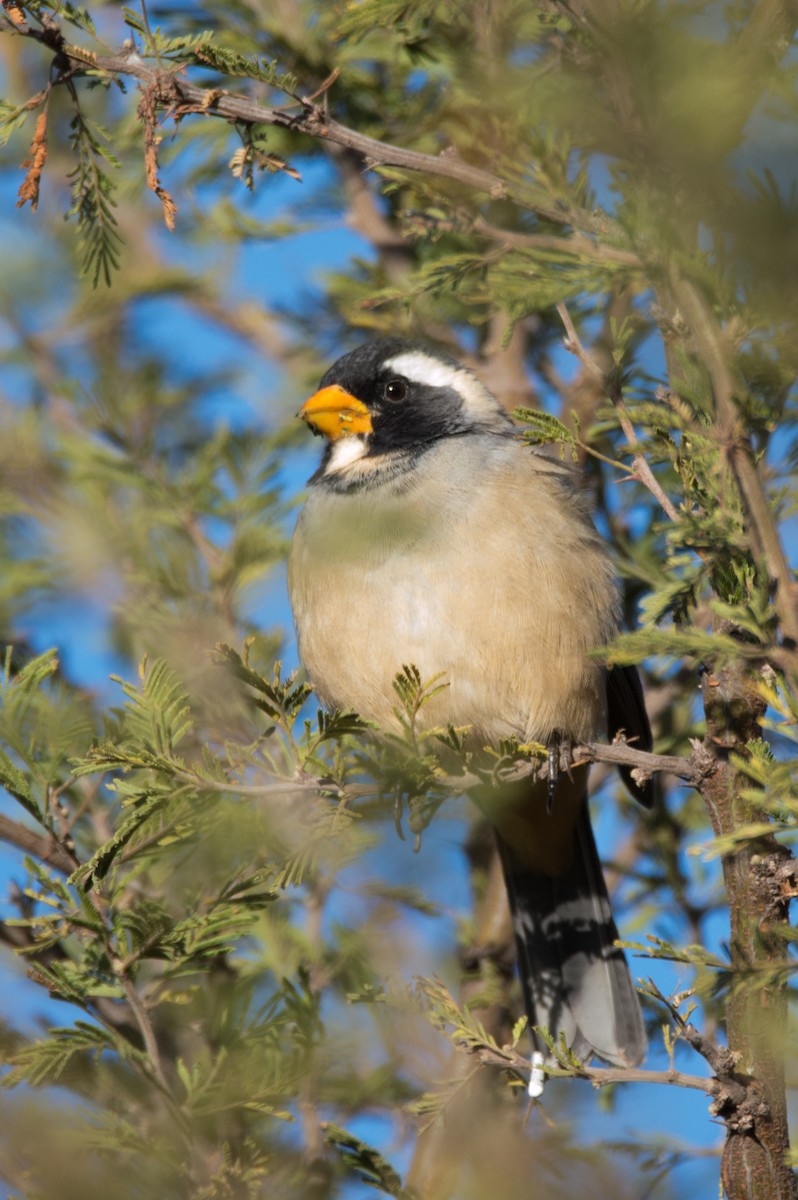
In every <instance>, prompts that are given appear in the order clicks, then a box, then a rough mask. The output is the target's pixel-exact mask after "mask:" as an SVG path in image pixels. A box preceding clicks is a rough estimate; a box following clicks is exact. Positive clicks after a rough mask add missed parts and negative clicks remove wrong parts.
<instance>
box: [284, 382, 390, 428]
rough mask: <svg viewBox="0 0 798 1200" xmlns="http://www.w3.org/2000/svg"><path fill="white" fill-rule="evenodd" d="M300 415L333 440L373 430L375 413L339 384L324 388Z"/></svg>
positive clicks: (304, 407)
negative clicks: (372, 423)
mask: <svg viewBox="0 0 798 1200" xmlns="http://www.w3.org/2000/svg"><path fill="white" fill-rule="evenodd" d="M297 416H299V417H301V418H302V420H303V421H307V423H308V425H309V426H310V428H311V429H312V430H313V432H314V433H323V434H324V436H325V437H326V438H329V440H330V441H331V442H336V441H337V440H338V438H342V437H349V436H351V435H353V434H356V433H371V432H372V425H371V414H370V413H369V410H368V409H367V408H366V406H365V404H364V403H363V402H362V400H358V399H356V397H354V396H350V394H349V392H347V391H344V389H343V388H342V387H339V386H338V384H337V383H334V384H332V386H331V387H326V388H322V389H321V391H320V392H316V394H315V395H314V396H311V397H310V399H309V400H306V401H305V403H304V404H303V405H302V407H301V408H300V410H299V412H298V413H297Z"/></svg>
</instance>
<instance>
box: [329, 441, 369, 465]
mask: <svg viewBox="0 0 798 1200" xmlns="http://www.w3.org/2000/svg"><path fill="white" fill-rule="evenodd" d="M367 452H368V446H367V445H366V439H365V438H362V437H360V436H359V435H358V434H352V435H351V436H350V437H341V438H338V440H337V441H335V442H333V443H332V452H331V454H330V457H329V459H328V460H327V466H326V467H325V470H324V474H325V475H331V474H332V473H333V472H334V471H344V470H346V468H347V467H351V465H352V463H356V462H358V461H359V459H361V458H364V457H365V455H366V454H367Z"/></svg>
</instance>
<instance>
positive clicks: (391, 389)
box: [383, 379, 407, 401]
mask: <svg viewBox="0 0 798 1200" xmlns="http://www.w3.org/2000/svg"><path fill="white" fill-rule="evenodd" d="M383 395H384V396H385V399H386V400H394V401H396V400H404V398H405V396H406V395H407V380H406V379H389V380H388V382H387V383H386V385H385V388H384V389H383Z"/></svg>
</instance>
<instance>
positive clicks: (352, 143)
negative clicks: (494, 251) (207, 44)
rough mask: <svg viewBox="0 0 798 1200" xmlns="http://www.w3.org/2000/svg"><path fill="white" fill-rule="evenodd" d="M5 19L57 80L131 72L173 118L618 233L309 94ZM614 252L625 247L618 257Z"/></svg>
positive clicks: (590, 215) (632, 259)
mask: <svg viewBox="0 0 798 1200" xmlns="http://www.w3.org/2000/svg"><path fill="white" fill-rule="evenodd" d="M7 26H8V29H9V32H12V33H15V34H17V36H20V37H26V38H31V39H33V40H34V41H38V42H40V43H41V44H42V45H45V46H47V47H48V48H49V49H50V50H52V51H53V53H54V54H55V55H56V59H57V64H58V66H59V69H60V72H59V76H58V77H57V78H56V80H55V82H58V79H59V78H60V79H65V78H67V77H68V78H72V79H74V77H75V75H80V74H82V73H92V74H104V75H108V76H111V77H117V76H127V77H131V78H134V79H137V80H139V82H140V83H141V84H142V86H143V87H144V88H145V89H147V90H150V91H151V93H152V97H153V100H154V102H155V104H156V106H157V107H160V108H161V109H164V110H165V111H166V113H167V115H169V116H171V117H173V118H174V119H175V120H179V119H180V118H181V117H184V116H188V115H190V114H196V115H199V116H205V117H209V116H210V117H212V116H217V117H222V118H224V119H225V120H227V121H229V122H230V123H231V124H244V125H274V126H277V127H278V128H281V129H287V130H290V131H292V132H294V133H304V134H307V135H308V136H310V137H312V138H316V139H318V140H321V141H324V142H328V143H333V144H335V145H337V146H341V147H344V148H345V149H348V150H352V151H355V152H356V153H357V154H359V155H360V156H361V158H362V159H363V160H364V162H365V165H366V166H367V167H380V166H381V167H398V168H399V169H401V170H405V171H412V172H414V173H419V174H424V175H427V176H434V177H437V178H443V179H451V180H453V181H455V182H457V183H462V184H464V185H466V186H467V187H472V188H475V189H476V190H478V191H482V192H486V193H487V194H488V195H489V196H491V197H492V198H494V199H499V198H501V197H504V196H509V195H513V196H515V197H516V198H517V199H519V200H522V199H523V201H524V203H526V204H527V205H528V207H530V208H532V209H533V210H534V211H535V212H536V213H537V215H538V216H539V217H541V218H542V219H543V220H546V221H552V222H554V223H556V224H557V225H560V226H572V227H573V228H574V229H579V230H581V231H582V232H583V233H587V234H593V235H597V234H604V235H605V236H606V235H607V234H610V235H612V236H614V237H617V238H618V239H619V240H623V231H622V230H621V228H620V226H618V225H617V223H616V222H614V221H613V220H611V218H609V217H608V216H607V215H606V214H604V213H601V214H596V213H594V212H589V211H588V210H586V209H580V208H577V207H575V206H569V207H568V208H564V207H563V206H561V205H560V206H557V205H554V204H551V205H550V204H547V203H546V201H545V197H544V196H543V195H542V194H541V192H540V191H539V190H536V189H530V188H529V187H528V185H525V186H521V187H520V188H519V187H518V186H516V185H513V184H512V183H510V182H509V181H507V180H505V179H502V178H501V176H499V175H497V174H495V173H494V172H492V171H486V170H483V169H482V168H481V167H477V166H473V165H472V164H471V163H468V162H465V161H464V160H463V159H461V158H460V157H459V155H458V154H457V152H456V150H455V149H454V148H453V147H449V148H447V149H446V150H443V151H442V152H441V153H440V154H424V153H422V152H421V151H418V150H407V149H405V148H403V147H401V146H395V145H393V144H392V143H390V142H382V141H379V140H378V139H377V138H372V137H369V136H368V135H367V134H363V133H358V132H357V131H355V130H353V129H349V128H348V127H347V126H345V125H341V124H340V123H339V122H338V121H336V120H335V119H334V118H332V117H330V115H329V113H328V112H327V110H326V108H325V107H323V106H321V105H318V104H315V103H314V102H313V100H312V99H310V98H301V97H300V98H298V99H297V101H296V105H297V107H299V108H300V109H301V111H300V112H298V113H297V112H294V113H292V112H291V111H289V109H288V108H271V107H268V106H266V105H263V104H258V103H256V102H255V101H253V100H250V99H248V98H247V97H245V96H236V95H232V94H231V93H229V92H227V91H222V90H219V89H208V88H203V87H199V86H198V85H197V84H194V83H191V82H190V81H189V80H187V79H185V78H183V77H182V75H179V74H178V73H177V72H178V70H179V68H175V69H174V71H172V72H168V71H164V70H163V68H162V67H161V65H160V64H159V65H158V66H149V65H147V63H146V62H145V61H144V60H143V59H142V57H141V55H140V54H139V53H138V52H137V51H136V50H131V51H128V52H126V53H124V54H95V53H94V52H93V51H91V50H85V49H83V48H82V47H80V46H76V45H73V44H72V43H70V42H67V41H66V40H65V38H64V37H63V34H62V33H61V31H60V29H59V27H58V26H57V25H56V24H55V22H54V21H53V20H52V19H49V20H48V21H47V22H46V23H45V24H44V26H43V27H42V28H41V29H39V28H36V27H34V26H32V25H30V24H29V23H28V22H23V23H21V24H16V23H14V24H12V23H11V22H8V21H7ZM591 245H592V242H591V241H590V240H589V239H583V240H582V241H581V242H580V244H579V247H578V249H577V250H576V251H575V252H576V253H581V254H585V253H587V252H588V248H589V246H591ZM592 254H593V256H594V257H595V256H597V255H599V252H598V251H597V249H596V247H595V246H593V248H592ZM620 255H623V258H622V259H621V258H620V257H619V256H620ZM599 256H600V257H601V256H603V257H605V258H606V259H608V260H610V261H616V262H621V261H623V262H624V263H627V264H628V265H629V266H635V265H637V264H638V263H639V259H638V258H637V256H636V255H627V254H626V253H625V252H623V251H622V250H620V249H619V248H617V247H615V248H610V247H607V248H606V251H602V252H601V254H600V255H599Z"/></svg>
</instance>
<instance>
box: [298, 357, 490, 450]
mask: <svg viewBox="0 0 798 1200" xmlns="http://www.w3.org/2000/svg"><path fill="white" fill-rule="evenodd" d="M301 415H302V416H303V418H304V419H305V420H306V421H307V422H308V424H309V425H311V427H312V428H314V430H315V431H316V432H320V433H323V434H324V435H325V436H327V437H328V438H329V439H330V442H331V447H330V450H329V451H328V454H327V458H326V460H325V464H324V466H323V468H322V469H323V470H324V469H325V467H326V466H328V467H329V469H330V470H339V469H340V467H341V464H343V463H346V464H351V463H352V462H354V461H355V460H361V461H362V460H364V459H367V458H371V459H376V458H381V457H383V456H385V455H391V454H395V453H397V452H404V453H415V454H418V453H423V451H424V450H425V449H428V448H430V447H431V446H432V445H434V444H435V443H436V442H438V441H439V440H440V439H441V438H447V437H457V436H461V435H463V434H467V433H472V432H481V431H485V430H490V431H493V432H503V433H504V432H506V431H507V430H508V428H510V427H511V426H510V422H509V418H508V417H507V414H506V413H505V412H504V410H503V409H502V407H501V406H500V404H499V403H498V401H497V400H496V398H495V397H494V396H493V395H492V394H491V393H490V392H489V391H488V389H487V388H486V387H485V386H484V384H482V383H481V382H480V381H479V380H478V379H477V377H476V375H474V374H473V372H472V371H469V370H468V369H467V368H466V367H464V366H462V364H461V363H458V362H457V360H456V359H454V358H452V357H451V356H450V355H448V354H445V353H442V352H441V351H438V350H430V349H429V348H428V347H426V346H425V345H423V343H421V342H416V341H410V340H408V339H404V338H383V339H381V340H379V341H376V342H369V343H367V344H366V345H364V346H360V347H358V349H357V350H352V351H351V352H350V353H349V354H345V355H344V356H343V358H340V359H338V361H337V362H336V363H334V364H333V366H332V367H330V369H329V371H327V373H326V374H325V375H324V377H323V379H322V380H321V383H320V384H319V391H318V392H317V393H316V395H315V396H313V397H312V398H311V399H310V400H309V401H308V402H307V404H306V405H305V406H304V408H303V409H302V410H301ZM353 438H356V439H358V442H357V443H356V444H355V443H353V442H352V439H353ZM342 443H343V444H342Z"/></svg>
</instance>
